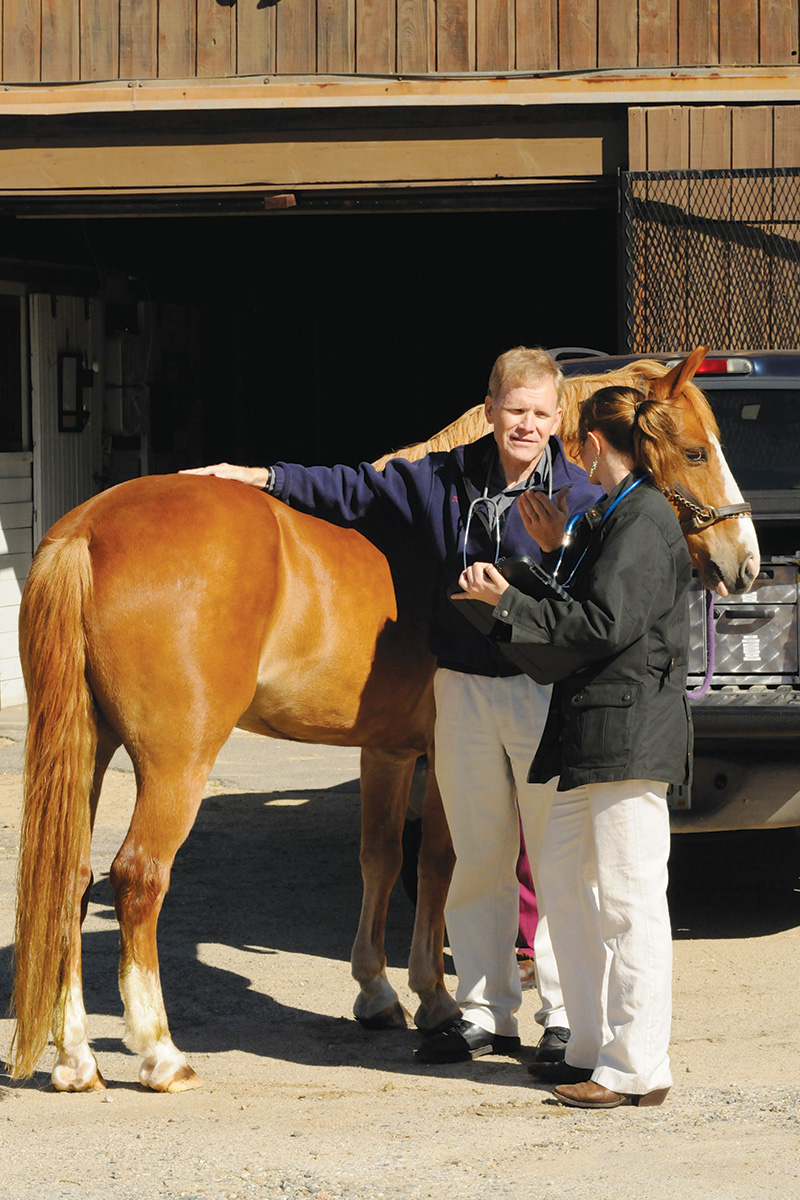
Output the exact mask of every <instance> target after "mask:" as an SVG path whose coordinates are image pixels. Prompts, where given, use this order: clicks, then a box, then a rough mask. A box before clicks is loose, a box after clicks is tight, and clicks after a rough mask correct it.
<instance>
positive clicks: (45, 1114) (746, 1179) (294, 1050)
mask: <svg viewBox="0 0 800 1200" xmlns="http://www.w3.org/2000/svg"><path fill="white" fill-rule="evenodd" d="M0 735H3V736H0V771H3V772H5V773H4V774H2V775H0V895H1V896H2V901H3V903H2V909H1V910H0V924H1V928H0V981H1V982H2V987H3V991H4V992H5V993H6V999H7V992H8V981H9V968H10V942H11V937H12V926H13V911H12V906H13V879H14V861H15V855H16V847H17V837H18V829H19V806H20V794H21V787H20V777H19V767H20V736H21V734H20V731H19V729H17V728H15V727H13V726H6V727H5V728H3V727H2V726H0ZM357 771H358V756H357V753H356V752H355V751H350V750H331V749H327V748H323V747H307V746H295V745H288V744H287V745H282V744H280V743H270V742H266V741H264V740H260V739H257V738H252V737H250V735H245V734H236V735H235V736H234V738H232V739H231V742H229V743H228V746H227V747H226V749H225V750H224V751H223V753H222V755H221V756H220V761H219V763H218V765H217V769H216V770H215V773H214V777H213V778H212V780H211V782H210V784H209V787H208V792H207V799H206V801H205V802H204V805H203V807H202V809H201V813H200V816H199V818H198V821H197V824H196V826H195V829H194V830H193V832H192V834H191V836H190V838H189V840H188V842H187V843H186V845H185V846H184V847H183V849H182V851H181V853H180V855H179V857H178V860H177V863H176V866H175V870H174V873H173V885H172V889H171V892H170V894H169V896H168V898H167V901H166V904H165V906H164V912H163V915H162V919H161V927H160V947H161V969H162V978H163V984H164V992H165V997H166V1002H167V1008H168V1011H169V1014H170V1020H171V1025H172V1032H173V1036H174V1038H175V1040H176V1042H177V1043H178V1045H179V1046H180V1047H181V1048H182V1049H183V1050H184V1051H185V1052H186V1053H187V1055H188V1056H189V1059H190V1061H191V1063H192V1065H193V1066H194V1067H195V1069H196V1070H197V1071H198V1073H199V1074H200V1076H201V1077H202V1079H203V1080H204V1086H203V1087H202V1088H200V1089H198V1090H197V1091H193V1092H187V1093H184V1094H182V1095H177V1096H159V1095H155V1094H153V1093H148V1092H144V1091H143V1090H142V1089H141V1088H140V1087H139V1086H138V1084H137V1082H136V1078H137V1075H136V1072H137V1061H136V1059H135V1058H134V1057H133V1056H132V1055H130V1054H129V1053H128V1052H127V1051H126V1050H125V1049H124V1048H123V1047H122V1045H121V1041H120V1036H121V1032H122V1022H121V1004H120V1000H119V996H118V993H117V990H116V955H117V948H118V939H117V933H116V924H115V921H114V916H113V908H112V901H111V892H110V888H109V886H108V878H107V875H108V867H109V864H110V861H111V859H112V857H113V855H114V853H115V851H116V849H117V848H118V846H119V843H120V841H121V839H122V836H123V834H124V829H125V826H126V823H127V820H128V817H129V814H130V810H131V807H132V803H133V786H132V779H131V775H130V772H129V770H127V769H125V764H124V763H122V762H121V763H120V764H119V765H118V766H117V765H116V764H115V769H114V770H112V771H111V772H110V773H109V776H108V779H107V783H106V787H105V789H104V794H103V798H102V800H101V806H100V812H99V817H98V828H97V831H96V836H95V844H94V863H93V865H94V870H95V877H96V880H97V883H96V885H95V888H94V892H93V901H92V904H91V906H90V913H89V917H88V919H87V923H86V931H85V938H84V945H85V964H84V971H85V980H86V1001H87V1008H88V1010H89V1013H90V1020H91V1029H92V1036H93V1044H94V1047H95V1050H96V1052H97V1054H98V1057H99V1060H100V1064H101V1069H102V1071H103V1073H104V1075H105V1078H106V1080H107V1082H108V1085H109V1087H108V1090H107V1091H106V1092H105V1093H92V1094H87V1095H57V1094H55V1093H54V1092H53V1091H52V1089H51V1088H50V1084H49V1068H50V1061H49V1056H48V1057H47V1059H46V1060H43V1062H42V1064H41V1072H40V1073H38V1074H37V1075H36V1076H35V1077H34V1079H33V1080H31V1081H29V1082H28V1083H26V1084H24V1085H11V1084H10V1083H9V1081H8V1079H7V1077H2V1078H0V1170H1V1171H2V1176H3V1181H4V1182H3V1195H4V1197H7V1198H8V1200H23V1198H25V1200H28V1198H29V1197H30V1198H33V1197H37V1198H39V1197H45V1198H46V1200H49V1198H50V1197H59V1198H60V1197H75V1198H76V1200H77V1198H80V1200H106V1198H109V1197H110V1198H113V1200H133V1198H134V1197H136V1198H137V1200H138V1197H140V1196H142V1195H143V1194H147V1195H149V1196H152V1197H158V1198H161V1197H164V1198H169V1200H172V1198H176V1197H187V1198H188V1200H274V1198H276V1197H306V1196H315V1197H317V1198H318V1200H405V1198H409V1200H411V1198H416V1197H420V1198H427V1197H435V1198H436V1200H438V1198H439V1197H442V1196H446V1197H448V1200H477V1198H479V1197H480V1198H483V1197H490V1198H492V1200H494V1198H497V1200H501V1198H506V1197H509V1198H513V1200H516V1198H518V1197H519V1198H520V1200H521V1198H522V1197H525V1198H526V1200H527V1197H529V1196H535V1197H536V1200H562V1198H563V1200H568V1198H573V1197H575V1198H578V1197H581V1198H583V1197H585V1196H586V1195H587V1193H588V1194H590V1195H591V1197H592V1200H634V1198H635V1200H641V1198H642V1197H644V1198H645V1200H675V1197H680V1200H695V1198H696V1200H700V1198H701V1197H702V1198H703V1200H752V1197H754V1196H755V1197H759V1198H764V1200H787V1198H788V1200H795V1198H796V1200H800V1070H799V1069H798V1068H800V1045H799V1043H798V1025H799V1023H798V1007H800V1004H799V1001H798V997H799V996H800V986H798V985H799V984H800V972H799V971H798V958H799V957H800V956H799V955H798V950H800V890H798V889H800V883H799V882H798V873H799V871H800V854H799V853H798V842H797V838H796V835H795V834H794V833H793V832H779V833H776V834H768V835H764V834H762V835H744V836H739V835H737V836H735V837H732V836H727V837H716V838H712V837H700V836H694V837H690V838H685V839H676V844H675V847H674V851H673V868H672V875H673V878H672V884H671V904H672V912H673V923H674V929H675V1021H674V1037H673V1070H674V1075H675V1081H676V1083H675V1087H674V1088H673V1090H672V1092H671V1094H670V1096H669V1098H668V1101H667V1103H666V1104H665V1105H664V1106H663V1107H662V1108H660V1109H643V1110H641V1111H639V1110H637V1109H629V1108H622V1109H617V1110H614V1111H612V1112H604V1113H585V1112H581V1111H579V1110H571V1109H565V1108H562V1107H560V1106H558V1105H556V1104H555V1103H554V1102H552V1100H551V1099H550V1096H549V1094H548V1092H547V1090H546V1089H545V1088H543V1087H537V1086H534V1085H533V1084H532V1083H530V1082H529V1078H530V1077H529V1076H528V1075H527V1073H526V1072H525V1071H524V1063H525V1060H526V1057H527V1052H526V1050H525V1049H523V1051H522V1052H521V1054H520V1055H519V1057H518V1058H513V1059H512V1058H488V1059H487V1058H484V1059H481V1060H478V1061H477V1062H475V1063H471V1064H469V1065H458V1066H450V1067H430V1066H427V1067H426V1066H423V1065H418V1064H416V1063H415V1061H414V1059H413V1057H412V1051H413V1048H414V1046H415V1045H416V1044H417V1040H418V1035H417V1034H416V1033H415V1032H414V1031H413V1030H412V1029H408V1030H406V1031H403V1030H401V1031H397V1032H394V1033H390V1034H376V1033H368V1032H365V1031H364V1030H362V1029H361V1028H360V1027H359V1026H358V1025H357V1024H356V1023H355V1022H354V1021H353V1020H352V1018H351V1009H352V1002H353V1000H354V998H355V988H354V985H353V981H352V979H351V978H350V973H349V966H348V959H349V947H350V942H351V940H352V937H353V934H354V932H355V927H356V923H357V917H358V907H359V877H358V791H357V779H356V777H357ZM237 781H238V783H239V784H240V785H242V784H243V785H244V788H246V789H248V790H244V789H243V787H242V786H235V785H236V783H237ZM249 789H253V790H249ZM411 924H412V911H411V906H410V904H409V903H408V901H407V899H406V897H405V896H404V895H403V894H402V892H400V891H399V890H398V891H396V894H395V895H394V896H393V899H392V905H391V909H390V918H389V935H388V939H387V953H388V958H389V974H390V977H391V978H392V981H393V982H394V984H395V986H396V987H397V988H398V991H399V993H400V995H401V999H402V1000H403V1002H404V1003H405V1004H406V1007H407V1008H409V1009H411V1010H413V999H412V997H411V995H410V993H409V992H408V988H407V984H406V981H405V974H404V970H403V965H404V961H405V959H406V957H407V951H408V944H409V941H410V936H411ZM448 967H449V969H450V970H451V971H452V965H451V964H449V963H448ZM451 982H453V981H452V980H451ZM4 1008H5V1006H4ZM535 1009H536V997H535V993H531V992H528V993H526V995H525V999H524V1001H523V1007H522V1010H521V1014H520V1017H521V1034H522V1039H523V1046H530V1045H532V1044H533V1043H535V1041H536V1039H537V1037H538V1029H537V1026H536V1024H535V1022H534V1019H533V1018H534V1013H535ZM0 1025H2V1028H0V1039H2V1040H1V1041H0V1046H2V1050H3V1051H4V1052H5V1051H6V1050H7V1048H8V1044H9V1039H10V1022H8V1021H3V1022H0Z"/></svg>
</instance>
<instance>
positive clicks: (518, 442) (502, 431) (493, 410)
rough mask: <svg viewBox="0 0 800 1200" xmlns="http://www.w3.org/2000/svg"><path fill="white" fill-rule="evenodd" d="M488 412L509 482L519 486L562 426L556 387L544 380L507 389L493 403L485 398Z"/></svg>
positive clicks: (501, 462) (488, 418)
mask: <svg viewBox="0 0 800 1200" xmlns="http://www.w3.org/2000/svg"><path fill="white" fill-rule="evenodd" d="M485 412H486V420H487V421H488V422H489V424H490V425H491V426H492V430H493V432H494V440H495V441H496V442H497V450H498V453H499V455H500V464H501V466H502V468H503V470H504V472H505V475H506V481H507V482H508V483H509V484H511V483H517V482H519V481H520V480H521V479H524V478H525V477H526V476H527V475H528V473H529V472H530V470H531V468H532V467H535V466H536V464H537V463H538V462H539V459H540V458H541V457H542V454H543V453H544V449H545V446H546V445H547V443H548V441H549V439H550V437H551V436H552V434H554V433H555V432H556V431H557V429H558V426H559V424H560V421H561V409H560V408H559V404H558V393H557V392H556V387H555V384H554V383H553V381H552V379H543V380H542V381H541V382H540V383H534V384H533V385H532V386H531V387H513V388H506V389H505V390H504V391H503V392H502V393H501V394H500V395H499V396H498V397H497V398H496V399H494V400H493V399H492V397H491V396H487V397H486V405H485Z"/></svg>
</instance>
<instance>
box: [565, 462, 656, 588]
mask: <svg viewBox="0 0 800 1200" xmlns="http://www.w3.org/2000/svg"><path fill="white" fill-rule="evenodd" d="M646 478H647V476H646V475H640V476H639V478H638V479H636V480H634V482H633V483H632V484H630V486H629V487H626V488H625V491H624V492H623V493H622V494H621V495H620V496H617V498H616V500H615V501H614V503H613V504H610V505H609V507H608V508H607V509H606V511H605V512H604V513H603V516H602V518H601V521H600V524H599V525H598V526H597V528H598V529H600V528H601V527H602V525H603V523H604V522H605V521H606V519H607V518H608V517H610V516H611V514H612V512H613V511H614V509H615V508H616V507H617V505H618V504H621V503H622V501H623V500H624V499H625V497H626V496H627V495H629V494H630V493H631V492H632V491H633V489H634V488H637V487H638V486H639V484H640V483H644V481H645V479H646ZM585 516H586V513H576V514H575V516H574V517H571V518H570V520H569V521H568V522H567V527H566V529H565V530H564V542H563V545H562V547H561V553H560V554H559V556H558V562H557V563H556V569H555V570H554V571H553V579H556V580H557V579H558V572H559V571H560V570H561V561H562V559H563V558H564V552H565V551H566V549H567V546H568V545H569V541H570V535H571V534H572V531H573V529H574V528H575V526H576V525H577V524H578V522H579V521H581V520H582V519H583V518H584V517H585ZM588 552H589V543H587V545H586V547H585V549H584V551H583V554H582V555H581V556H580V558H579V559H578V561H577V562H576V563H575V566H574V567H573V568H572V570H571V571H570V573H569V575H568V577H567V578H566V579H565V580H564V582H563V583H562V584H561V586H562V587H569V585H570V584H571V583H572V580H573V578H574V575H575V572H576V571H577V569H578V567H579V566H580V565H581V563H582V562H583V560H584V558H585V557H586V555H587V554H588Z"/></svg>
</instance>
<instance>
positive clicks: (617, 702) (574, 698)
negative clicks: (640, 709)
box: [564, 680, 641, 767]
mask: <svg viewBox="0 0 800 1200" xmlns="http://www.w3.org/2000/svg"><path fill="white" fill-rule="evenodd" d="M640 691H641V684H640V683H635V682H632V681H630V680H619V681H614V680H609V681H603V682H602V683H601V682H597V683H592V684H589V685H588V686H587V687H585V688H582V689H581V690H580V691H577V692H574V693H573V694H572V695H571V696H569V697H568V698H566V703H565V705H564V716H565V723H566V729H565V732H564V758H565V761H566V762H568V763H570V764H571V765H573V766H576V767H578V766H580V767H624V766H626V765H627V763H628V762H629V761H630V759H631V754H632V738H633V714H634V708H635V705H636V700H637V698H638V696H639V692H640Z"/></svg>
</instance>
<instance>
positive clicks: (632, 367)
mask: <svg viewBox="0 0 800 1200" xmlns="http://www.w3.org/2000/svg"><path fill="white" fill-rule="evenodd" d="M669 370H670V368H669V367H667V366H665V365H664V363H659V362H655V361H654V360H653V359H650V358H642V359H639V360H637V361H636V362H634V363H630V364H629V365H628V366H627V367H619V368H617V370H615V371H606V372H599V373H598V374H597V375H576V376H575V377H570V378H567V379H566V380H565V382H564V395H563V399H562V404H561V407H562V417H561V428H560V429H559V431H558V433H559V437H560V438H561V440H562V441H563V443H564V446H565V447H566V450H567V453H568V454H569V456H570V457H571V458H574V459H575V460H576V461H577V457H578V455H577V451H578V419H579V416H580V410H581V405H582V404H583V402H584V400H586V399H588V397H589V396H591V395H592V393H593V392H596V391H597V390H598V388H601V387H635V388H639V389H641V390H647V385H648V384H649V381H650V380H653V379H660V378H661V377H662V376H663V375H666V374H667V372H668V371H669ZM683 395H684V396H686V398H687V399H688V400H689V402H690V403H691V405H692V407H693V408H694V410H695V412H696V413H697V416H698V417H699V418H700V420H701V421H702V423H703V426H704V427H705V428H706V429H708V430H710V431H711V432H713V433H715V434H716V433H717V423H716V420H715V419H714V414H713V412H712V411H711V406H710V404H709V403H708V401H707V400H706V398H705V396H704V395H703V393H702V392H701V391H700V389H699V388H698V387H696V386H695V384H693V383H687V384H684V387H683ZM491 428H492V427H491V425H490V424H489V422H488V421H487V420H486V417H485V416H484V410H483V405H482V404H477V405H476V406H475V407H474V408H470V409H469V410H468V411H467V412H465V413H463V414H462V415H461V416H460V417H458V418H457V419H456V420H455V421H453V422H452V423H451V424H450V425H446V426H445V428H444V429H441V430H440V431H439V432H438V433H435V434H434V435H433V437H432V438H429V439H428V441H427V442H415V443H414V444H413V445H411V446H405V447H404V448H403V449H402V450H394V451H392V453H390V454H385V455H384V456H383V458H379V459H378V461H377V462H376V463H374V464H373V465H374V466H375V467H377V469H378V470H379V471H382V470H383V468H384V467H385V466H386V464H387V462H389V460H390V459H392V458H407V459H408V460H409V461H410V462H416V460H417V459H418V458H424V457H425V455H426V454H430V453H432V452H433V451H435V450H452V449H454V447H456V446H463V445H466V444H467V443H468V442H476V441H477V440H478V438H481V437H483V436H484V435H485V434H487V433H489V432H490V431H491Z"/></svg>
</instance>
